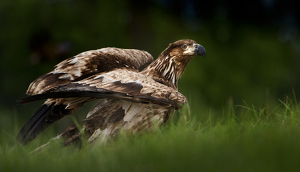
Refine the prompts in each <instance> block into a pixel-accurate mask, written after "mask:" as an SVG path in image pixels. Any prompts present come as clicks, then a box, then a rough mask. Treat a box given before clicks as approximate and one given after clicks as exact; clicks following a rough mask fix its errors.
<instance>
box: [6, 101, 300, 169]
mask: <svg viewBox="0 0 300 172" xmlns="http://www.w3.org/2000/svg"><path fill="white" fill-rule="evenodd" d="M268 111H269V112H268V113H266V109H265V107H255V106H252V105H247V104H246V103H245V104H244V105H240V106H233V105H232V106H231V105H230V106H228V107H227V108H226V109H224V110H223V111H222V112H214V111H213V110H211V111H209V112H208V113H209V114H206V116H207V117H208V118H206V119H202V118H201V119H200V118H197V116H198V115H201V114H193V112H190V111H189V109H188V108H185V109H184V110H182V111H181V112H180V113H178V114H176V116H174V118H173V119H172V120H171V121H169V123H168V124H167V125H166V126H164V127H162V128H161V129H160V130H159V131H157V132H155V133H145V134H143V135H133V136H130V137H125V136H121V137H119V138H117V139H114V140H112V141H111V142H109V143H108V144H106V145H89V144H84V146H83V147H82V148H81V149H78V148H76V147H74V146H69V147H62V146H61V144H60V143H51V144H50V146H49V147H47V148H46V149H45V150H44V151H42V152H40V153H38V154H32V153H30V152H31V151H32V150H34V149H35V148H36V147H38V146H39V145H41V144H43V143H45V142H46V138H43V137H41V138H38V139H37V140H36V141H35V142H33V143H32V144H30V145H27V146H25V147H24V146H21V145H19V144H16V143H14V141H13V139H12V137H10V136H9V134H8V133H5V131H1V141H0V143H1V146H0V171H40V170H42V171H51V172H53V171H71V170H72V171H292V170H293V171H297V170H299V169H300V164H299V159H300V146H299V145H300V126H299V119H300V111H299V104H297V103H295V102H289V101H288V100H279V103H278V105H277V106H276V107H274V108H272V109H269V110H268ZM216 113H217V114H216Z"/></svg>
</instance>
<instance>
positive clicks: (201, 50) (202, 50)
mask: <svg viewBox="0 0 300 172" xmlns="http://www.w3.org/2000/svg"><path fill="white" fill-rule="evenodd" d="M194 47H195V52H196V54H197V55H200V56H203V57H205V53H206V52H205V48H204V47H203V46H202V45H200V44H194Z"/></svg>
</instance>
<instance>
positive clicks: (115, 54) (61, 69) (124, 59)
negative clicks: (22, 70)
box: [26, 48, 153, 95]
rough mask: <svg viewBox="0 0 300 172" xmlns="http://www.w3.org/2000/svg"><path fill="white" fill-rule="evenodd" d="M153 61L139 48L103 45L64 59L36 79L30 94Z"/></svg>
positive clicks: (133, 67) (30, 87)
mask: <svg viewBox="0 0 300 172" xmlns="http://www.w3.org/2000/svg"><path fill="white" fill-rule="evenodd" d="M152 61H153V57H152V56H151V54H149V53H148V52H146V51H142V50H136V49H121V48H102V49H98V50H91V51H86V52H83V53H80V54H78V55H76V56H74V57H71V58H69V59H66V60H64V61H62V62H60V63H59V64H57V65H56V68H55V69H54V70H53V71H51V72H49V73H47V74H45V75H43V76H41V77H39V78H38V79H36V80H35V81H33V82H32V83H31V84H30V86H29V87H28V90H27V92H26V94H28V95H35V94H41V93H43V92H45V91H47V90H49V89H51V88H54V87H57V86H60V85H65V84H68V83H70V82H73V81H76V80H81V79H84V78H86V77H89V76H91V75H93V74H95V73H101V72H108V71H111V70H113V69H117V68H122V67H125V68H128V69H135V70H139V68H140V67H141V66H144V65H146V64H149V63H151V62H152Z"/></svg>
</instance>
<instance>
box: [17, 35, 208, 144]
mask: <svg viewBox="0 0 300 172" xmlns="http://www.w3.org/2000/svg"><path fill="white" fill-rule="evenodd" d="M196 55H203V56H204V55H205V49H204V48H203V47H202V46H201V45H199V44H197V43H196V42H195V41H193V40H189V39H186V40H179V41H176V42H174V43H171V44H170V45H169V46H168V47H167V48H166V49H165V50H164V51H163V52H162V53H161V55H160V56H159V57H158V58H157V59H156V60H155V61H153V57H152V56H151V55H150V54H149V53H148V52H146V51H141V50H135V49H120V48H110V47H109V48H102V49H99V50H92V51H86V52H83V53H81V54H78V55H77V56H74V57H71V58H69V59H66V60H64V61H62V62H61V63H59V64H57V65H56V68H55V69H54V70H53V71H51V72H49V73H47V74H45V75H43V76H41V77H40V78H38V79H36V80H35V81H33V82H32V83H31V84H30V86H29V88H28V91H27V94H28V95H30V96H28V97H26V98H24V99H22V100H21V103H28V102H32V101H37V100H42V99H46V101H45V103H44V104H43V105H42V106H41V107H40V109H39V110H38V111H37V112H35V113H34V114H33V115H32V116H31V117H30V119H29V120H28V121H27V122H26V124H25V125H24V126H23V128H22V129H21V131H20V133H19V134H18V137H17V138H18V140H19V141H20V142H22V143H23V144H26V143H28V142H29V141H31V140H33V139H34V138H35V137H36V136H37V135H38V134H40V133H41V132H42V131H44V130H45V129H46V128H47V127H49V126H50V125H51V124H52V123H53V122H55V121H57V120H59V119H61V118H63V117H64V116H66V115H71V114H73V113H75V112H76V111H77V110H79V109H80V108H81V107H82V106H83V105H84V104H85V103H86V102H89V101H93V100H99V102H98V103H97V104H96V105H95V106H94V107H93V108H92V109H91V110H90V111H89V113H88V114H87V117H86V119H84V120H83V121H82V122H81V123H80V125H81V126H82V129H80V130H79V129H78V128H77V127H76V126H75V125H72V126H70V127H69V128H67V130H66V131H65V132H63V133H62V134H60V135H59V136H58V137H63V138H66V140H65V142H64V145H68V144H70V143H76V144H79V145H80V142H81V139H82V136H81V135H82V133H84V135H85V137H86V138H87V140H88V142H96V140H97V142H98V143H102V142H105V141H106V140H107V139H108V138H111V137H114V136H117V135H118V134H119V133H120V132H125V133H128V132H129V133H141V132H144V131H149V130H153V129H154V128H157V127H156V126H160V125H162V124H164V123H165V122H167V121H168V120H169V119H170V117H171V116H172V115H173V114H174V112H175V110H178V109H180V108H181V104H186V103H187V99H186V98H185V96H184V95H182V94H181V93H180V92H178V79H179V78H180V76H181V75H182V73H183V71H184V69H185V68H186V66H187V64H188V63H189V62H190V60H191V59H192V58H193V57H194V56H196ZM152 61H153V62H152ZM150 62H152V63H151V64H150V65H149V66H148V67H146V68H145V69H144V70H143V71H141V72H140V71H139V68H140V67H141V66H143V65H145V64H148V63H150Z"/></svg>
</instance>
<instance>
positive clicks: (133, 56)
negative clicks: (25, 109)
mask: <svg viewBox="0 0 300 172" xmlns="http://www.w3.org/2000/svg"><path fill="white" fill-rule="evenodd" d="M152 61H153V57H152V56H151V55H150V54H149V53H148V52H146V51H141V50H135V49H121V48H102V49H98V50H91V51H86V52H83V53H80V54H78V55H77V56H74V57H72V58H69V59H66V60H64V61H62V62H61V63H59V64H57V65H56V68H55V69H54V70H53V71H51V72H49V73H47V74H45V75H43V76H41V77H39V78H38V79H36V80H35V81H33V82H32V83H31V84H30V86H29V88H28V90H27V92H26V93H27V94H28V95H30V96H33V98H35V97H34V96H35V95H40V94H43V93H45V92H49V90H51V89H54V90H55V88H57V87H60V86H61V87H63V86H66V85H68V84H70V86H74V84H72V83H74V82H76V81H80V80H84V79H85V78H89V77H90V76H93V75H95V74H97V73H105V72H109V71H112V70H114V69H118V68H124V69H127V70H132V71H138V70H139V68H140V67H141V66H143V65H145V64H148V63H150V62H152ZM60 97H62V96H60ZM47 98H48V97H47ZM43 99H45V98H43ZM34 100H37V99H34ZM92 100H95V98H92V97H82V96H80V95H78V96H77V97H74V96H73V98H49V99H47V100H46V101H45V103H44V104H43V105H42V106H41V107H40V108H39V109H38V110H37V111H36V112H35V113H34V114H33V115H32V116H31V117H30V118H29V120H28V121H27V122H26V123H25V125H24V126H23V127H22V129H21V131H20V132H19V134H18V136H17V138H18V140H20V141H21V142H22V143H24V144H25V143H27V142H28V141H30V140H32V139H34V138H35V137H36V136H37V135H38V134H40V133H41V132H42V131H44V130H45V129H46V128H47V127H49V126H50V125H51V124H52V123H53V122H55V121H57V120H59V119H61V118H63V117H64V116H66V115H70V114H73V113H74V112H76V111H77V110H78V109H80V108H81V107H82V106H83V104H84V103H86V102H88V101H92Z"/></svg>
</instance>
